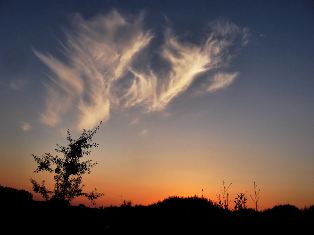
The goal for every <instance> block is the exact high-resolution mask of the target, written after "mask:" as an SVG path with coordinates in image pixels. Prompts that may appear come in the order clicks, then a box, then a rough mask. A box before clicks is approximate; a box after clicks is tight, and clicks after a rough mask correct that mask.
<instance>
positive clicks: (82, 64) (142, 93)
mask: <svg viewBox="0 0 314 235" xmlns="http://www.w3.org/2000/svg"><path fill="white" fill-rule="evenodd" d="M143 20H144V17H143V15H142V14H141V15H138V16H133V17H126V16H123V15H122V14H120V13H119V12H117V11H111V12H110V13H109V14H107V15H100V16H97V17H94V18H92V19H90V20H85V19H83V18H82V17H80V16H79V15H76V16H75V17H74V20H73V22H74V26H73V29H72V30H71V31H67V32H66V39H67V40H66V42H65V43H64V46H63V47H64V48H63V49H64V51H65V56H66V60H61V59H58V58H56V57H54V56H52V55H50V54H44V53H42V52H39V51H36V50H34V53H35V55H36V56H37V57H38V58H39V59H40V60H41V61H42V62H43V63H44V64H46V66H47V67H48V68H49V69H50V70H51V71H52V75H51V81H50V82H48V83H47V84H48V85H47V97H46V106H45V111H44V112H43V113H42V115H41V120H42V122H43V123H45V124H47V125H50V126H55V125H57V124H58V123H59V122H60V121H61V117H62V116H63V115H65V114H66V113H67V112H69V111H70V110H71V112H72V113H75V116H76V118H77V121H76V126H77V128H78V129H83V128H92V127H93V126H95V125H96V124H97V123H99V122H100V121H105V120H107V119H108V118H109V116H110V110H111V108H112V107H113V106H115V105H116V106H119V107H122V108H130V107H133V106H142V107H144V109H145V111H146V112H152V111H160V110H163V109H165V107H166V106H167V105H168V104H169V103H170V102H171V101H172V100H173V99H174V98H175V97H177V96H178V95H180V94H182V93H184V92H185V91H186V90H187V89H188V88H189V87H190V86H191V84H192V83H193V82H194V81H195V80H196V79H197V78H198V77H199V76H200V75H201V74H205V73H207V72H209V71H213V70H219V69H220V68H222V67H224V66H225V65H226V63H227V61H228V59H229V57H230V53H228V50H227V49H229V48H230V46H231V45H233V43H234V41H236V38H239V37H242V39H241V40H242V41H244V40H247V38H246V37H245V36H244V35H246V34H247V33H246V32H245V31H244V30H242V29H241V28H239V27H238V26H236V25H234V24H232V23H230V22H228V23H225V24H222V23H221V22H219V24H215V25H214V27H212V30H211V33H210V34H209V35H208V37H207V39H206V40H205V41H204V42H203V43H200V44H192V43H187V42H182V41H181V40H180V39H179V38H177V37H176V36H174V34H171V33H166V34H165V39H164V42H163V44H162V45H160V54H159V59H160V60H161V61H163V62H164V63H166V64H167V66H166V68H163V69H156V68H154V67H153V66H151V64H150V61H145V63H143V61H142V62H138V61H137V57H138V55H139V54H140V53H142V52H143V51H144V50H149V49H151V48H149V45H150V44H151V41H152V40H153V37H154V35H153V33H152V31H151V30H145V29H144V27H143ZM152 67H153V68H152ZM160 71H163V72H160ZM233 75H234V76H233ZM233 75H232V74H229V75H227V74H223V73H222V72H220V73H219V74H217V75H216V76H215V77H214V79H213V80H212V84H211V86H212V88H210V87H209V88H208V91H213V90H215V91H217V90H219V89H222V88H224V87H225V86H228V85H230V84H231V83H232V82H233V81H234V79H235V78H236V76H237V73H234V74H233Z"/></svg>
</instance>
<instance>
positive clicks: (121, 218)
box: [0, 186, 314, 234]
mask: <svg viewBox="0 0 314 235" xmlns="http://www.w3.org/2000/svg"><path fill="white" fill-rule="evenodd" d="M0 217H1V218H0V226H1V227H0V234H227V233H229V234H230V233H233V234H314V231H313V230H314V229H313V226H314V206H311V207H309V208H306V209H302V210H300V209H298V208H296V207H295V206H292V205H280V206H275V207H273V208H272V209H268V210H265V211H262V212H255V211H254V210H252V209H246V210H242V211H229V210H224V209H221V208H219V207H217V206H216V205H214V204H213V203H212V202H211V201H209V200H208V199H205V198H198V197H190V198H179V197H172V198H168V199H165V200H164V201H162V202H158V203H155V204H153V205H150V206H130V205H127V204H125V205H124V206H121V207H106V208H88V207H85V206H69V205H65V204H60V203H52V202H39V201H33V200H32V194H30V193H29V192H26V191H24V190H16V189H12V188H6V187H2V186H0Z"/></svg>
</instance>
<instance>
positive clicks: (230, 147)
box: [0, 0, 314, 208]
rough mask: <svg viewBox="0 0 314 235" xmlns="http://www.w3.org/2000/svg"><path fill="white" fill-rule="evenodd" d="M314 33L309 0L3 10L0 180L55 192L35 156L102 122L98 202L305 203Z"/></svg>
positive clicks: (4, 4)
mask: <svg viewBox="0 0 314 235" xmlns="http://www.w3.org/2000/svg"><path fill="white" fill-rule="evenodd" d="M313 25H314V4H313V2H311V1H276V2H275V1H245V0H242V1H241V0H236V1H149V0H148V1H144V0H142V1H139V0H137V1H136V0H134V1H117V0H116V1H114V0H107V1H105V0H104V1H95V0H94V1H93V0H92V1H80V0H78V1H74V0H73V1H70V0H69V1H45V2H44V1H8V0H7V1H6V0H2V1H0V107H1V109H0V110H1V123H0V149H1V150H0V184H1V185H6V186H10V187H16V188H23V189H27V190H30V191H31V183H30V181H29V179H30V178H35V179H38V180H41V179H45V180H46V182H47V184H48V185H52V180H51V177H50V176H49V175H36V174H34V173H33V171H34V170H35V168H36V165H35V163H34V161H33V159H32V154H37V155H40V154H43V153H45V152H51V153H53V152H54V148H55V145H56V144H61V145H65V144H66V130H67V129H70V130H71V132H72V133H73V135H74V136H78V135H79V134H80V132H81V131H82V129H91V128H94V127H95V126H97V125H98V124H99V122H100V121H103V124H102V125H101V128H100V130H99V131H98V133H97V134H96V135H95V137H94V140H95V142H97V143H99V148H97V149H94V150H93V152H92V155H91V158H92V159H93V160H95V161H97V162H98V165H97V166H96V167H95V168H93V171H92V174H90V175H88V176H87V177H86V178H84V184H85V185H86V189H93V188H95V187H96V188H97V189H98V191H101V192H103V193H104V196H103V197H102V198H100V199H98V202H97V205H105V206H106V205H119V204H121V203H122V202H123V200H131V201H132V202H133V203H134V204H144V205H147V204H150V203H153V202H156V201H158V200H162V199H163V198H166V197H168V196H174V195H177V196H193V195H198V196H201V195H202V189H203V195H204V196H205V197H208V198H210V199H211V200H213V201H215V200H217V195H218V194H219V193H221V189H222V181H225V182H226V183H227V184H229V183H232V185H231V187H230V194H231V196H232V197H235V196H236V194H237V193H240V192H243V193H245V194H246V195H247V196H248V197H249V195H250V194H252V193H253V182H254V181H256V183H257V185H258V186H259V187H260V189H261V199H260V206H261V207H262V208H268V207H272V206H274V205H277V204H285V203H290V204H294V205H296V206H298V207H301V208H302V207H304V206H307V205H310V204H314V187H313V186H314V106H313V102H314V92H313V89H314V77H313V74H314V43H313V42H314V28H313ZM49 177H50V178H49ZM36 198H39V197H38V196H36ZM80 200H82V199H79V200H78V201H76V203H79V202H81V201H80ZM249 205H253V204H252V202H249Z"/></svg>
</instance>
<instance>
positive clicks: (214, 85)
mask: <svg viewBox="0 0 314 235" xmlns="http://www.w3.org/2000/svg"><path fill="white" fill-rule="evenodd" d="M238 74H239V73H238V72H235V73H217V74H215V76H214V78H213V79H212V82H211V83H210V84H209V86H208V87H207V91H208V92H211V93H213V92H216V91H219V90H221V89H224V88H226V87H228V86H230V85H231V84H232V83H233V82H234V80H235V79H236V77H237V76H238Z"/></svg>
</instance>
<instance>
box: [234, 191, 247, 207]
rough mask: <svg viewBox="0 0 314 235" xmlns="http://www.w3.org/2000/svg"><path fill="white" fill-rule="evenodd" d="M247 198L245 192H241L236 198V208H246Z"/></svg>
mask: <svg viewBox="0 0 314 235" xmlns="http://www.w3.org/2000/svg"><path fill="white" fill-rule="evenodd" d="M246 202H247V198H246V196H245V194H244V193H239V194H238V196H237V197H236V198H235V199H234V204H235V205H234V210H236V211H240V210H243V209H246Z"/></svg>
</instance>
